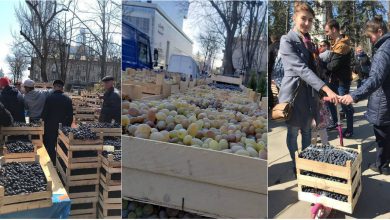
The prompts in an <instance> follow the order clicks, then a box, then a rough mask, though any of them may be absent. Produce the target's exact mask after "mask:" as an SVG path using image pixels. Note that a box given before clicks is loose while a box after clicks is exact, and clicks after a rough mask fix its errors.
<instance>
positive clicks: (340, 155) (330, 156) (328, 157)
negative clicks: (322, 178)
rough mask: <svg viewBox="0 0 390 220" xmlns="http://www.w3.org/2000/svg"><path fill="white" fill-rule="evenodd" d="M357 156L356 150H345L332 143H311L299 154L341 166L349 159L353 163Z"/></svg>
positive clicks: (306, 157)
mask: <svg viewBox="0 0 390 220" xmlns="http://www.w3.org/2000/svg"><path fill="white" fill-rule="evenodd" d="M357 156H358V152H356V151H353V150H343V149H340V148H335V147H333V146H331V145H310V146H309V147H307V148H305V149H304V150H303V151H302V152H301V153H300V154H299V157H300V158H304V159H308V160H314V161H319V162H324V163H329V164H334V165H339V166H345V165H346V163H347V161H348V160H350V161H351V162H352V163H353V161H355V159H356V158H357Z"/></svg>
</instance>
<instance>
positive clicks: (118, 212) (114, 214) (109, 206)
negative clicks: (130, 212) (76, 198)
mask: <svg viewBox="0 0 390 220" xmlns="http://www.w3.org/2000/svg"><path fill="white" fill-rule="evenodd" d="M98 212H100V216H102V217H103V218H113V219H117V218H122V202H120V203H106V202H105V201H103V200H102V199H101V198H99V203H98Z"/></svg>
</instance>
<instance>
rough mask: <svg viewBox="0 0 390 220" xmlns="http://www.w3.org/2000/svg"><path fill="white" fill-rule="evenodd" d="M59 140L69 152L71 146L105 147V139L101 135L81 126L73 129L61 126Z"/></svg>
mask: <svg viewBox="0 0 390 220" xmlns="http://www.w3.org/2000/svg"><path fill="white" fill-rule="evenodd" d="M58 133H59V134H58V138H59V139H60V140H61V141H62V142H63V143H64V144H65V145H66V147H67V148H69V150H71V149H70V148H71V146H72V145H74V146H78V145H99V147H100V148H102V147H103V137H102V135H101V134H100V133H96V132H93V131H91V129H89V128H87V127H83V126H80V127H78V128H71V127H65V126H60V129H59V131H58ZM83 149H84V150H86V148H85V147H83Z"/></svg>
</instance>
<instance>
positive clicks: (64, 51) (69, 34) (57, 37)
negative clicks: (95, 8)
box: [50, 0, 77, 83]
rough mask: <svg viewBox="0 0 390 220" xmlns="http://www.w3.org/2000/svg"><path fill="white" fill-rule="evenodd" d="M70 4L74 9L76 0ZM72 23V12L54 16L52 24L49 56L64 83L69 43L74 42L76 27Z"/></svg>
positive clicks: (68, 56)
mask: <svg viewBox="0 0 390 220" xmlns="http://www.w3.org/2000/svg"><path fill="white" fill-rule="evenodd" d="M71 4H72V6H73V9H74V8H75V7H76V5H77V0H76V1H74V2H72V3H71ZM69 7H70V5H69ZM74 23H75V16H74V14H73V13H65V14H63V16H60V17H58V18H56V19H55V21H54V22H53V25H52V30H53V37H54V45H53V47H52V50H51V53H50V56H51V57H52V58H53V60H54V64H55V66H56V70H57V72H59V78H60V79H61V80H62V81H64V82H65V83H66V81H67V72H68V69H69V60H70V49H71V44H72V43H73V42H74V31H75V29H76V27H75V25H74Z"/></svg>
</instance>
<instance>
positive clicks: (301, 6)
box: [294, 1, 315, 17]
mask: <svg viewBox="0 0 390 220" xmlns="http://www.w3.org/2000/svg"><path fill="white" fill-rule="evenodd" d="M301 11H307V12H309V13H311V14H312V15H313V17H315V13H314V10H313V9H312V8H311V7H310V5H309V4H307V2H301V1H296V2H295V3H294V15H296V14H297V13H298V12H301Z"/></svg>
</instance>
